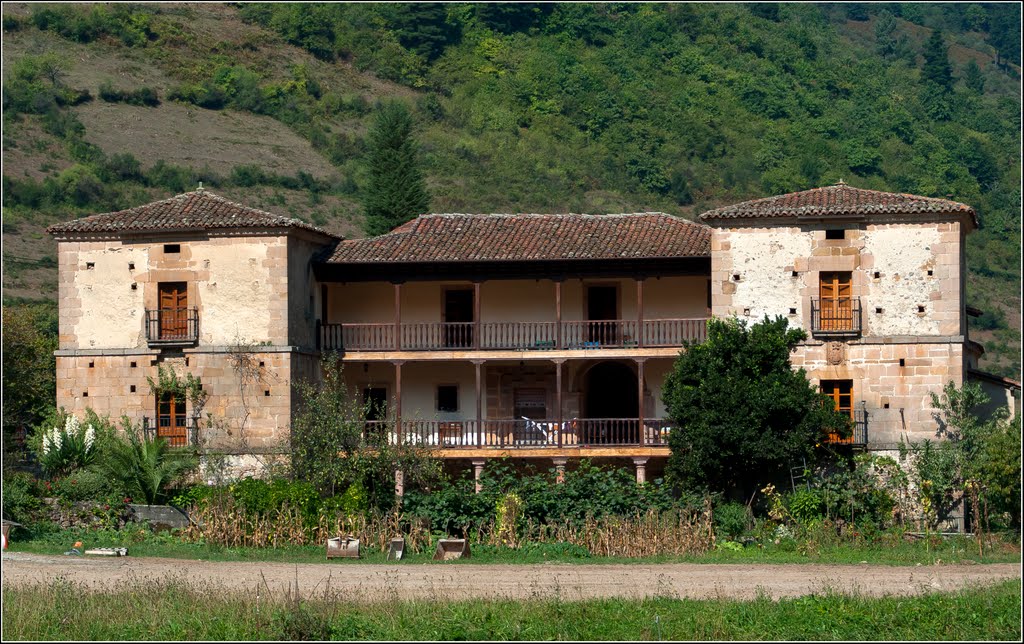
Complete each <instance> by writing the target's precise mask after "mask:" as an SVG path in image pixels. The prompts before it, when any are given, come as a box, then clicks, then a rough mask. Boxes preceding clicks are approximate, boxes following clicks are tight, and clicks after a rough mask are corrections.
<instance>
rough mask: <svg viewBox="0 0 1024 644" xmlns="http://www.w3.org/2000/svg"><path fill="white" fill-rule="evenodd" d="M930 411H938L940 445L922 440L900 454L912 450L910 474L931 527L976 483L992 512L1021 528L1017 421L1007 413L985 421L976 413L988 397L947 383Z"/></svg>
mask: <svg viewBox="0 0 1024 644" xmlns="http://www.w3.org/2000/svg"><path fill="white" fill-rule="evenodd" d="M931 400H932V407H934V408H935V409H936V410H938V411H937V412H936V414H935V419H936V421H937V422H938V424H939V429H938V431H937V433H936V434H937V436H938V437H940V438H943V439H945V440H942V441H937V442H933V441H923V442H922V443H921V444H919V445H914V446H911V447H909V448H908V447H906V446H904V447H903V448H902V451H903V452H904V454H906V453H908V452H909V451H911V450H912V451H913V453H914V459H913V468H912V474H913V478H914V483H915V485H916V486H917V488H918V490H920V491H921V495H922V499H924V500H925V501H926V507H930V508H932V509H933V514H932V517H931V519H932V524H933V526H934V524H935V521H937V520H938V519H940V518H942V517H944V516H947V515H948V514H949V513H950V512H951V511H952V510H953V508H954V506H955V505H956V504H957V503H958V502H959V500H960V498H961V493H962V492H964V491H966V490H967V489H968V487H969V486H971V485H973V484H978V485H980V486H981V489H982V491H983V494H985V496H986V498H987V500H988V501H989V502H990V504H991V505H992V506H993V509H994V510H995V511H996V512H1000V513H1002V512H1005V513H1007V514H1008V515H1009V518H1010V523H1011V524H1012V525H1015V526H1019V525H1020V520H1021V517H1020V492H1021V488H1020V473H1021V469H1020V467H1021V456H1020V450H1021V436H1020V419H1019V417H1018V418H1015V419H1014V420H1013V421H1009V420H1008V417H1009V410H1007V409H1006V408H1005V407H1004V408H1001V409H999V410H997V411H996V413H995V414H994V415H993V416H992V417H991V418H989V419H987V420H986V419H982V418H980V417H979V416H978V414H977V412H976V409H977V408H978V407H981V406H983V405H985V404H986V403H987V402H988V401H989V398H988V396H987V395H986V394H985V393H984V392H983V391H982V389H981V386H980V385H978V383H976V382H965V383H964V384H963V386H961V387H957V386H956V384H955V383H954V382H953V381H950V382H948V383H947V384H946V386H945V387H943V389H942V393H941V395H938V394H936V393H935V392H932V393H931Z"/></svg>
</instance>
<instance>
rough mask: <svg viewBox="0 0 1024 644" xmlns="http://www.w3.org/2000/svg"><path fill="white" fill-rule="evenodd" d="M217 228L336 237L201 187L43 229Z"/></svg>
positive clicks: (147, 230)
mask: <svg viewBox="0 0 1024 644" xmlns="http://www.w3.org/2000/svg"><path fill="white" fill-rule="evenodd" d="M217 228H303V229H305V230H311V231H315V232H318V233H320V234H322V235H326V236H328V237H333V238H337V235H333V234H331V233H329V232H327V231H326V230H322V229H320V228H317V227H316V226H312V225H310V224H307V223H305V222H303V221H299V220H298V219H292V218H290V217H283V216H281V215H275V214H273V213H269V212H265V211H263V210H256V209H255V208H249V207H248V206H243V205H241V204H237V203H234V202H232V201H228V200H227V199H225V198H224V197H220V196H218V195H215V194H213V193H211V192H208V191H206V190H203V189H202V188H200V189H199V190H195V191H193V192H186V193H184V194H180V195H175V196H173V197H171V198H170V199H164V200H162V201H154V202H153V203H149V204H146V205H144V206H137V207H135V208H129V209H128V210H120V211H118V212H109V213H106V214H102V215H92V216H90V217H83V218H81V219H76V220H74V221H68V222H64V223H62V224H54V225H52V226H50V227H49V228H47V229H46V232H48V233H50V234H62V233H131V232H159V231H165V230H166V231H171V230H212V229H217Z"/></svg>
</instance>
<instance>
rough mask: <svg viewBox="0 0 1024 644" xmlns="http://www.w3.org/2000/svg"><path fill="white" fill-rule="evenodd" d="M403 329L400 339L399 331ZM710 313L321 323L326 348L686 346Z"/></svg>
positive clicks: (703, 329)
mask: <svg viewBox="0 0 1024 644" xmlns="http://www.w3.org/2000/svg"><path fill="white" fill-rule="evenodd" d="M396 331H397V333H398V341H397V342H396V338H395V334H396ZM706 333H707V318H675V319H661V320H641V321H637V320H579V321H563V322H562V323H561V325H559V324H558V323H556V322H481V323H474V322H404V323H402V324H400V325H395V324H389V323H374V324H368V323H343V324H321V325H319V332H318V338H319V341H320V345H319V347H320V348H321V349H322V350H345V351H447V350H482V351H488V350H491V351H493V350H519V351H522V350H551V349H615V348H634V347H636V348H638V347H681V346H682V345H683V342H684V341H691V342H700V341H703V340H704V338H705V337H706Z"/></svg>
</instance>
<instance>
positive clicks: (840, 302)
mask: <svg viewBox="0 0 1024 644" xmlns="http://www.w3.org/2000/svg"><path fill="white" fill-rule="evenodd" d="M852 282H853V276H852V274H851V273H850V272H849V271H831V272H823V273H821V274H820V276H819V284H820V286H819V295H820V297H821V314H820V315H821V319H820V322H819V328H820V329H821V330H822V331H849V330H852V329H853V286H852Z"/></svg>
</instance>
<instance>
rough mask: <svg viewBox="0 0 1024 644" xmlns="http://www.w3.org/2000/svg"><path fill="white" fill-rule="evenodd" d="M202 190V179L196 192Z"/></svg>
mask: <svg viewBox="0 0 1024 644" xmlns="http://www.w3.org/2000/svg"><path fill="white" fill-rule="evenodd" d="M202 191H203V182H202V181H200V182H199V187H198V188H196V192H202Z"/></svg>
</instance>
